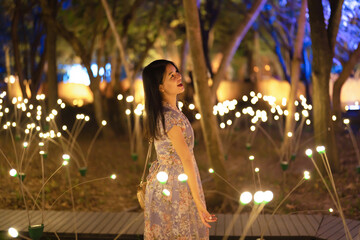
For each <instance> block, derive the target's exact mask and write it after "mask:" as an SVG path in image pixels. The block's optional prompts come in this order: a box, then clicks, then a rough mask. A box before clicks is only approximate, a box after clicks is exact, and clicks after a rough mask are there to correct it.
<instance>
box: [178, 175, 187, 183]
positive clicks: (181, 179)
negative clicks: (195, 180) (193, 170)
mask: <svg viewBox="0 0 360 240" xmlns="http://www.w3.org/2000/svg"><path fill="white" fill-rule="evenodd" d="M178 180H179V181H180V182H186V181H187V180H188V176H187V175H186V174H185V173H181V174H180V175H179V176H178Z"/></svg>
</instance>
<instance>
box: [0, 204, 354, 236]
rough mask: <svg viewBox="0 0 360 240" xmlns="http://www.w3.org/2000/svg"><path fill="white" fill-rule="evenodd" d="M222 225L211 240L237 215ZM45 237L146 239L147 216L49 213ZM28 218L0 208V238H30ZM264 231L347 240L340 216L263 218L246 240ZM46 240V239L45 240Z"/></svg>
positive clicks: (235, 231)
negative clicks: (16, 234) (17, 234)
mask: <svg viewBox="0 0 360 240" xmlns="http://www.w3.org/2000/svg"><path fill="white" fill-rule="evenodd" d="M217 217H218V222H217V223H213V224H212V228H211V229H210V239H221V238H222V237H223V236H224V235H225V232H226V228H227V227H228V226H229V225H230V223H231V221H232V219H233V217H234V215H232V214H217ZM235 217H236V221H235V224H234V227H233V228H231V229H229V230H230V232H229V236H230V237H229V239H238V238H239V237H240V236H241V234H242V231H243V228H244V226H245V225H246V222H247V220H248V217H249V214H246V213H245V214H240V215H238V216H235ZM30 218H31V224H34V225H35V224H41V219H42V215H41V212H40V211H30ZM44 219H45V221H44V225H45V229H44V236H46V237H48V238H49V239H56V238H55V234H54V233H55V232H56V233H57V234H58V235H59V236H60V239H74V233H75V232H76V233H77V234H78V236H79V239H114V238H115V237H116V236H118V235H119V234H121V236H120V237H119V238H118V239H142V235H143V229H144V219H143V213H137V212H118V213H112V212H76V213H73V212H69V211H45V212H44ZM346 223H347V226H348V228H349V231H350V232H351V235H352V237H353V239H354V240H360V221H355V220H349V219H347V220H346ZM28 225H29V224H28V217H27V214H26V211H25V210H1V209H0V239H10V238H9V237H8V236H7V234H6V233H7V230H8V229H9V228H10V227H14V228H16V229H17V230H18V231H19V232H21V233H22V234H23V235H27V231H28V230H27V229H28ZM262 231H263V232H264V236H265V238H266V239H267V240H268V239H302V240H305V239H331V240H342V239H344V240H346V236H345V231H344V227H343V224H342V221H341V219H340V218H338V217H333V216H322V215H301V214H298V215H274V216H271V215H267V214H265V215H260V216H259V217H258V218H257V219H256V221H255V222H254V223H253V225H252V226H251V228H250V229H249V231H248V232H247V234H246V236H247V237H246V239H256V238H257V237H259V236H260V235H261V232H262ZM44 239H45V238H44Z"/></svg>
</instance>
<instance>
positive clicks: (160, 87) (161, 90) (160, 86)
mask: <svg viewBox="0 0 360 240" xmlns="http://www.w3.org/2000/svg"><path fill="white" fill-rule="evenodd" d="M159 91H160V92H162V93H163V92H164V87H163V85H162V84H160V85H159Z"/></svg>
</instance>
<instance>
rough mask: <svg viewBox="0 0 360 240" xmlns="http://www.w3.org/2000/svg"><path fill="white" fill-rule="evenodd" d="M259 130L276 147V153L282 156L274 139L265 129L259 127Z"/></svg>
mask: <svg viewBox="0 0 360 240" xmlns="http://www.w3.org/2000/svg"><path fill="white" fill-rule="evenodd" d="M259 129H260V130H261V132H262V133H263V134H264V135H265V136H266V137H267V138H268V139H269V141H270V143H271V144H272V145H273V146H274V149H275V151H276V153H277V154H278V155H280V150H279V148H278V147H277V145H276V143H275V142H274V140H273V139H272V137H271V136H270V135H269V134H268V133H267V132H266V131H265V129H264V128H263V127H262V126H260V125H259Z"/></svg>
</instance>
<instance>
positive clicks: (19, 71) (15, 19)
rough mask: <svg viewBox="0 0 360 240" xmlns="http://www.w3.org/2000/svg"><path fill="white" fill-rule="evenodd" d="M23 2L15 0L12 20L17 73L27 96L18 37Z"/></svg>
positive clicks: (12, 37)
mask: <svg viewBox="0 0 360 240" xmlns="http://www.w3.org/2000/svg"><path fill="white" fill-rule="evenodd" d="M20 4H21V2H20V1H19V0H16V1H15V9H14V13H13V18H12V21H11V42H12V45H13V51H14V63H15V74H17V75H18V77H19V84H20V88H21V92H22V95H23V97H26V90H25V86H24V73H23V69H22V63H21V56H20V49H19V37H18V25H19V20H20V14H21V13H20V10H21V6H20Z"/></svg>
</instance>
